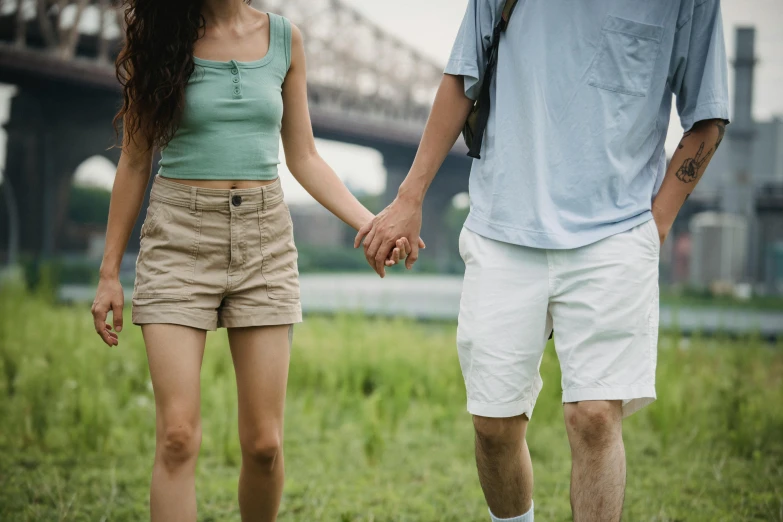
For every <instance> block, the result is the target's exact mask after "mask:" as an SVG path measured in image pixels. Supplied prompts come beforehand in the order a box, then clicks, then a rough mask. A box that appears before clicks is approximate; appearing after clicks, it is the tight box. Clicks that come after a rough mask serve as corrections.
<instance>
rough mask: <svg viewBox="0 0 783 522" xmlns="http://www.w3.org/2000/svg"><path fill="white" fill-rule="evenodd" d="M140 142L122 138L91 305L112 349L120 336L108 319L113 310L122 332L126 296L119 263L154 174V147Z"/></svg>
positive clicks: (98, 328)
mask: <svg viewBox="0 0 783 522" xmlns="http://www.w3.org/2000/svg"><path fill="white" fill-rule="evenodd" d="M140 139H141V138H138V137H137V138H136V140H129V139H127V137H126V138H124V139H123V144H122V153H121V155H120V162H119V164H118V165H117V174H116V175H115V177H114V186H113V187H112V191H111V203H110V205H109V221H108V224H107V225H106V244H105V246H104V250H103V261H102V262H101V268H100V279H99V281H98V290H97V292H96V295H95V301H94V302H93V306H92V313H93V319H94V322H95V331H96V332H97V333H98V335H100V336H101V338H102V339H103V341H104V342H105V343H106V344H108V345H109V346H114V345H117V344H118V341H117V334H116V333H114V332H112V331H111V329H112V328H111V326H110V325H108V324H107V323H106V318H107V315H108V313H109V311H110V310H111V312H112V322H113V323H114V330H115V332H119V331H121V330H122V308H123V305H124V296H123V292H122V286H121V285H120V280H119V274H120V262H121V261H122V255H123V253H124V252H125V247H126V246H127V245H128V239H129V238H130V234H131V231H132V230H133V225H134V224H135V223H136V219H137V218H138V216H139V210H140V209H141V204H142V202H143V200H144V193H145V191H146V190H147V183H149V179H150V173H151V171H152V148H150V147H147V146H146V144H140V143H138V141H139V140H140Z"/></svg>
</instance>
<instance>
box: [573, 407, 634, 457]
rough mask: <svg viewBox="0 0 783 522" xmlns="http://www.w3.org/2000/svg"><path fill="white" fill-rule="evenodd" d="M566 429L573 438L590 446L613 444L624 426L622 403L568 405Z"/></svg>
mask: <svg viewBox="0 0 783 522" xmlns="http://www.w3.org/2000/svg"><path fill="white" fill-rule="evenodd" d="M565 420H566V427H567V428H568V432H569V434H570V435H571V437H572V438H574V437H576V438H577V440H578V441H579V442H580V443H582V444H586V445H588V446H591V447H592V446H602V445H606V444H607V443H609V442H611V441H612V440H613V439H614V438H615V437H616V435H617V434H618V433H620V432H621V426H622V403H621V401H582V402H576V403H571V404H566V407H565Z"/></svg>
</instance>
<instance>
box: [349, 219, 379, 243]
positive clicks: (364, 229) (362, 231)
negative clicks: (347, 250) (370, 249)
mask: <svg viewBox="0 0 783 522" xmlns="http://www.w3.org/2000/svg"><path fill="white" fill-rule="evenodd" d="M373 221H374V220H373ZM373 221H369V222H367V224H366V225H364V226H363V227H362V228H360V229H359V232H358V233H357V234H356V239H354V240H353V247H354V248H359V245H361V244H362V239H364V236H366V235H367V234H369V233H370V230H372V225H373Z"/></svg>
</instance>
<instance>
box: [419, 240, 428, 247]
mask: <svg viewBox="0 0 783 522" xmlns="http://www.w3.org/2000/svg"><path fill="white" fill-rule="evenodd" d="M419 248H427V245H425V244H424V240H423V239H422V238H419Z"/></svg>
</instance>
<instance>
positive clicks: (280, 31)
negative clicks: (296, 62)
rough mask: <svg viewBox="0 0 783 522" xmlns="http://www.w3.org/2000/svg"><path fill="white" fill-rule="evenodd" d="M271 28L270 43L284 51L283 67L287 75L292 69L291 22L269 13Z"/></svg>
mask: <svg viewBox="0 0 783 522" xmlns="http://www.w3.org/2000/svg"><path fill="white" fill-rule="evenodd" d="M269 21H270V24H271V25H270V27H269V30H270V31H271V33H270V41H272V42H274V44H273V45H275V47H277V49H279V50H280V51H282V55H281V56H282V57H283V67H284V71H285V72H286V73H287V72H288V69H289V67H291V22H289V21H288V19H287V18H285V17H284V16H280V15H277V14H274V13H269Z"/></svg>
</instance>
